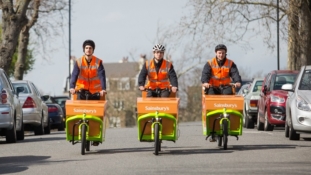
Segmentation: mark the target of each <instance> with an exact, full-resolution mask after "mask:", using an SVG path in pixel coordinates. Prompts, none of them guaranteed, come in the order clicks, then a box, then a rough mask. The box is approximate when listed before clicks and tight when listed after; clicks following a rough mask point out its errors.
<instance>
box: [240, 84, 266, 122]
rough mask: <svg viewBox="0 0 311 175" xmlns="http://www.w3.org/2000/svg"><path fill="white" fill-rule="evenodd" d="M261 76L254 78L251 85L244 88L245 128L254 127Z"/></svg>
mask: <svg viewBox="0 0 311 175" xmlns="http://www.w3.org/2000/svg"><path fill="white" fill-rule="evenodd" d="M262 82H263V78H254V80H253V82H252V84H251V86H250V87H249V88H248V89H244V90H243V91H244V110H243V126H244V127H245V128H254V126H255V123H257V113H258V99H259V98H260V96H259V95H260V90H261V86H262Z"/></svg>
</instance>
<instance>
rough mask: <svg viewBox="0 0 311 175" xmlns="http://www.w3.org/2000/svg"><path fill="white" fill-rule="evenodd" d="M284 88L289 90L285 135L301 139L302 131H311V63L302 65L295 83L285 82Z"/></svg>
mask: <svg viewBox="0 0 311 175" xmlns="http://www.w3.org/2000/svg"><path fill="white" fill-rule="evenodd" d="M282 89H284V90H286V91H289V95H288V99H287V102H286V121H285V137H289V140H299V139H300V133H311V65H308V66H302V67H301V69H300V72H299V74H298V76H297V79H296V81H295V83H294V85H292V84H285V85H283V86H282Z"/></svg>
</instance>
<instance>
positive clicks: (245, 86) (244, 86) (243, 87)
mask: <svg viewBox="0 0 311 175" xmlns="http://www.w3.org/2000/svg"><path fill="white" fill-rule="evenodd" d="M250 86H251V83H246V84H244V85H242V86H241V88H240V90H239V92H238V93H237V95H242V96H245V95H246V94H245V92H247V89H248V88H249V87H250Z"/></svg>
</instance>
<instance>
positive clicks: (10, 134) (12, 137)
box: [5, 121, 17, 143]
mask: <svg viewBox="0 0 311 175" xmlns="http://www.w3.org/2000/svg"><path fill="white" fill-rule="evenodd" d="M5 139H6V143H16V140H17V138H16V127H15V121H13V127H12V129H7V130H6V136H5Z"/></svg>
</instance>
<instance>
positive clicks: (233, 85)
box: [203, 83, 236, 94]
mask: <svg viewBox="0 0 311 175" xmlns="http://www.w3.org/2000/svg"><path fill="white" fill-rule="evenodd" d="M230 86H231V87H232V93H233V94H235V88H236V86H235V83H229V84H227V85H220V86H217V87H214V86H212V85H210V86H209V87H208V88H206V87H203V90H204V93H205V94H208V90H209V89H210V88H219V89H220V90H221V94H222V90H223V88H225V87H230Z"/></svg>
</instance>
